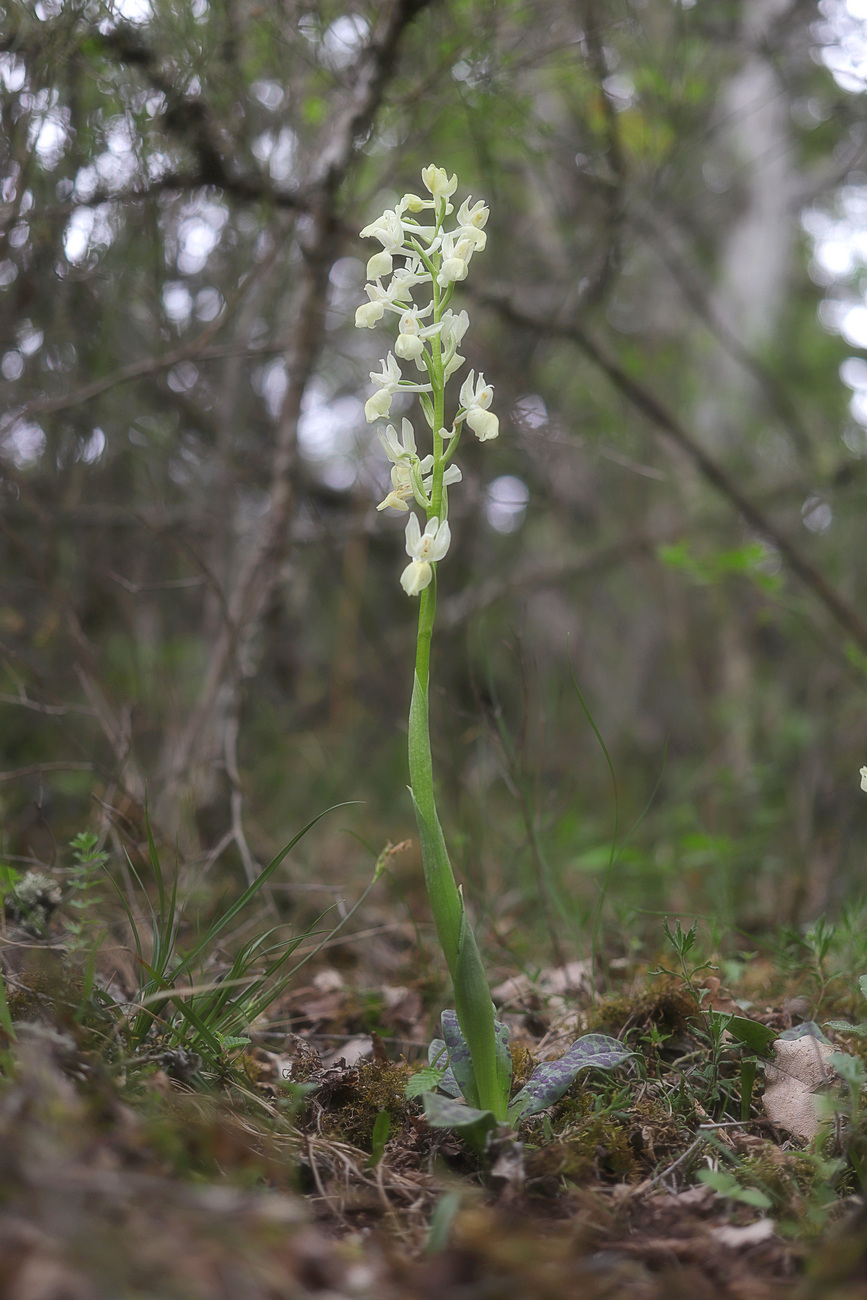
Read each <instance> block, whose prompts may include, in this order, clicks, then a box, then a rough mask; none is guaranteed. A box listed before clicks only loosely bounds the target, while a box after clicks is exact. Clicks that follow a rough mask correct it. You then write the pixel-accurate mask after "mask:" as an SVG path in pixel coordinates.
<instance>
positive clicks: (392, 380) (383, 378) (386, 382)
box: [370, 352, 463, 393]
mask: <svg viewBox="0 0 867 1300" xmlns="http://www.w3.org/2000/svg"><path fill="white" fill-rule="evenodd" d="M380 364H381V366H382V369H381V370H371V372H370V382H371V383H372V384H376V386H377V388H384V389H387V390H388V392H390V393H394V392H396V391H397V386H398V384H399V383H400V381H401V379H403V375H402V374H401V372H400V366H399V365H398V364H397V362H396V361H395V359H394V354H393V353H391V352H389V354H388V356H387V357H386V358H385V360H384V361H383V362H381V363H380ZM461 391H463V390H461Z"/></svg>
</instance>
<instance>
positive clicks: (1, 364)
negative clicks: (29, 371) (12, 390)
mask: <svg viewBox="0 0 867 1300" xmlns="http://www.w3.org/2000/svg"><path fill="white" fill-rule="evenodd" d="M0 374H2V375H3V378H4V379H8V380H9V382H10V384H14V382H15V380H16V379H20V378H21V376H22V375H23V374H24V358H23V357H22V355H21V353H20V352H19V351H18V350H17V348H13V349H12V350H11V351H10V352H4V353H3V358H2V360H0Z"/></svg>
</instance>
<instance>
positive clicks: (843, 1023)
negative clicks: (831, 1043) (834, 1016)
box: [822, 1020, 867, 1038]
mask: <svg viewBox="0 0 867 1300" xmlns="http://www.w3.org/2000/svg"><path fill="white" fill-rule="evenodd" d="M822 1023H823V1024H824V1026H825V1028H826V1029H833V1030H834V1032H835V1033H836V1034H853V1035H854V1036H855V1037H856V1038H867V1024H865V1023H864V1022H863V1021H862V1022H861V1024H860V1025H850V1024H849V1021H848V1020H824V1021H823V1022H822Z"/></svg>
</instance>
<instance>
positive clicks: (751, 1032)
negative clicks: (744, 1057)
mask: <svg viewBox="0 0 867 1300" xmlns="http://www.w3.org/2000/svg"><path fill="white" fill-rule="evenodd" d="M708 1015H709V1017H710V1019H711V1020H713V1021H715V1022H716V1024H718V1025H719V1024H721V1023H722V1022H723V1021H725V1024H724V1025H722V1027H723V1028H724V1029H727V1030H728V1031H729V1033H730V1034H731V1036H732V1038H736V1039H737V1040H738V1042H739V1043H743V1044H744V1045H745V1046H746V1047H749V1048H750V1049H751V1051H753V1052H758V1053H759V1054H760V1055H764V1054H765V1053H766V1052H767V1050H768V1048H769V1047H770V1045H771V1043H773V1042H775V1041H776V1039H777V1038H779V1036H780V1035H779V1034H778V1033H777V1031H776V1030H775V1029H769V1028H768V1026H767V1025H761V1024H759V1022H758V1020H750V1019H749V1018H748V1017H747V1016H732V1015H729V1014H728V1013H727V1012H723V1011H710V1012H708Z"/></svg>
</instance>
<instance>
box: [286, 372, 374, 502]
mask: <svg viewBox="0 0 867 1300" xmlns="http://www.w3.org/2000/svg"><path fill="white" fill-rule="evenodd" d="M362 412H363V406H362V403H361V402H360V401H359V399H358V398H357V397H352V396H348V395H347V396H343V397H335V398H331V397H330V396H329V395H328V392H327V390H326V389H325V386H324V385H323V384H322V383H320V382H318V381H317V382H314V383H313V384H310V385H309V386H308V388H307V390H306V392H305V394H304V398H303V400H302V403H301V415H300V418H299V420H298V447H299V450H300V451H301V454H302V456H304V458H305V460H308V461H310V462H311V463H312V465H313V467H314V468H315V471H316V475H317V477H318V478H319V479H320V480H321V481H322V482H323V483H324V484H325V485H326V487H330V488H332V489H333V490H334V491H345V490H346V489H347V488H350V487H352V485H353V483H354V482H355V481H356V479H357V478H358V471H359V465H358V440H357V431H358V429H359V428H362V427H363V425H364V420H363V415H362Z"/></svg>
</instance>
